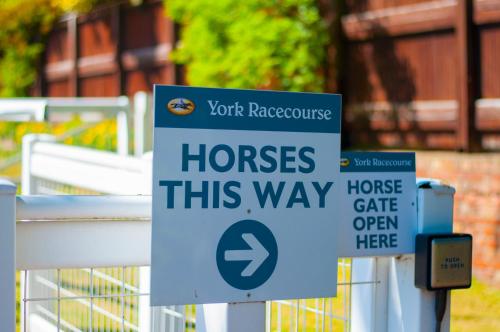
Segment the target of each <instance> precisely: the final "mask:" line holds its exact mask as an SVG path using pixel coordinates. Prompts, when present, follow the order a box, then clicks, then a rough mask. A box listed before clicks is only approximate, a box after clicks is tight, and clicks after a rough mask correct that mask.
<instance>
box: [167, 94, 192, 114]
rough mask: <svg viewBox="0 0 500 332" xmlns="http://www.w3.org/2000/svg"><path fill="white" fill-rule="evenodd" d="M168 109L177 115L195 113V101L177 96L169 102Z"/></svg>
mask: <svg viewBox="0 0 500 332" xmlns="http://www.w3.org/2000/svg"><path fill="white" fill-rule="evenodd" d="M167 109H168V111H169V112H170V113H172V114H175V115H188V114H191V113H193V111H194V109H195V106H194V103H193V102H192V101H191V100H189V99H186V98H175V99H172V100H171V101H169V102H168V104H167Z"/></svg>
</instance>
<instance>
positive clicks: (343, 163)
mask: <svg viewBox="0 0 500 332" xmlns="http://www.w3.org/2000/svg"><path fill="white" fill-rule="evenodd" d="M350 163H351V162H350V161H349V159H347V158H342V159H340V166H342V167H347V166H349V164H350Z"/></svg>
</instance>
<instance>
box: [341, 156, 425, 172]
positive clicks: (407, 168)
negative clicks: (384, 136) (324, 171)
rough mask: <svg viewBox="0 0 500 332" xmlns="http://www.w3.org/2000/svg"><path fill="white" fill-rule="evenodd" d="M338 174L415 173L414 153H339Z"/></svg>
mask: <svg viewBox="0 0 500 332" xmlns="http://www.w3.org/2000/svg"><path fill="white" fill-rule="evenodd" d="M356 159H358V160H360V161H361V162H359V163H356ZM340 172H341V173H350V172H365V173H371V172H415V153H414V152H341V154H340Z"/></svg>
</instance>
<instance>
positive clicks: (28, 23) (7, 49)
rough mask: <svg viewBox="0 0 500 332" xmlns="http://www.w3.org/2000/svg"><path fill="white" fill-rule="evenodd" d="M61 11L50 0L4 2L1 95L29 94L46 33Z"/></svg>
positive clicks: (0, 37) (0, 16) (0, 35)
mask: <svg viewBox="0 0 500 332" xmlns="http://www.w3.org/2000/svg"><path fill="white" fill-rule="evenodd" d="M57 13H58V11H57V8H55V7H54V6H53V5H52V4H51V1H50V0H18V1H14V0H4V1H1V2H0V25H1V26H2V29H0V96H2V97H12V96H21V95H25V94H26V92H27V89H28V88H29V87H30V86H31V85H32V84H33V82H34V81H35V78H36V64H37V60H38V58H39V56H40V54H41V53H42V51H43V42H42V37H43V35H45V34H46V33H47V32H48V31H49V29H50V27H51V26H52V22H53V21H54V19H55V17H56V15H57Z"/></svg>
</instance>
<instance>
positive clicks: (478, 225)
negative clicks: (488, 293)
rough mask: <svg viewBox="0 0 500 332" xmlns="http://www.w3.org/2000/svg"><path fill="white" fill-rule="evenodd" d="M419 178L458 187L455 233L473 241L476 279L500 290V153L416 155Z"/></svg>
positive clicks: (422, 153)
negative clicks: (465, 235) (468, 235)
mask: <svg viewBox="0 0 500 332" xmlns="http://www.w3.org/2000/svg"><path fill="white" fill-rule="evenodd" d="M417 176H418V177H432V178H436V179H441V180H443V181H444V182H445V183H448V184H450V185H452V186H453V187H455V189H456V194H455V211H454V216H455V217H454V218H455V220H454V231H455V232H465V233H471V234H472V235H473V237H474V240H473V243H474V248H473V272H474V275H475V276H476V277H477V278H479V279H482V280H484V281H487V282H489V283H491V284H494V285H496V286H500V153H489V154H488V153H480V154H466V153H455V152H441V151H439V152H417Z"/></svg>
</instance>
